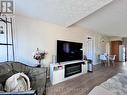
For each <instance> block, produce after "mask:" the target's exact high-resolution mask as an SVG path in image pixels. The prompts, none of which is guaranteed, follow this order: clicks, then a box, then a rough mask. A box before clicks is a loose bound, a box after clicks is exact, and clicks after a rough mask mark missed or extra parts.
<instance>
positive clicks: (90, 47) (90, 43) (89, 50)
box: [86, 37, 95, 62]
mask: <svg viewBox="0 0 127 95" xmlns="http://www.w3.org/2000/svg"><path fill="white" fill-rule="evenodd" d="M94 55H95V54H94V38H93V37H87V42H86V56H87V59H91V60H92V61H93V62H94Z"/></svg>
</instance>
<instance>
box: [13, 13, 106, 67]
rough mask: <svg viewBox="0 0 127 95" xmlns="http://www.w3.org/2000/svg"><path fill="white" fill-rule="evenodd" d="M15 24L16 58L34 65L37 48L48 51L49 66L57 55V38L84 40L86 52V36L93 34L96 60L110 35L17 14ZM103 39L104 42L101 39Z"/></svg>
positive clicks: (47, 63) (104, 49)
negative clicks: (34, 54) (34, 52)
mask: <svg viewBox="0 0 127 95" xmlns="http://www.w3.org/2000/svg"><path fill="white" fill-rule="evenodd" d="M15 25H16V26H15V28H16V29H15V50H16V60H17V61H20V62H23V63H25V64H29V65H33V64H35V63H36V61H35V60H34V59H33V58H32V53H33V51H34V50H35V49H36V48H39V49H41V50H45V51H47V52H48V55H47V57H46V59H45V63H46V65H47V66H49V64H50V63H51V62H52V55H56V41H57V40H68V41H74V42H82V43H84V52H85V47H86V46H85V44H86V38H87V36H93V37H95V47H94V48H95V55H96V56H95V60H96V59H97V55H99V54H100V53H102V52H105V51H106V48H105V47H106V46H105V43H107V42H108V37H106V36H102V35H101V34H99V33H95V32H90V31H88V30H86V29H83V28H80V27H76V26H73V27H69V28H65V27H61V26H58V25H55V24H49V23H46V22H44V21H40V20H38V19H33V18H29V17H25V16H19V15H17V16H16V21H15ZM103 38H104V39H103ZM102 39H103V40H104V42H102V41H101V40H102ZM96 63H97V62H96Z"/></svg>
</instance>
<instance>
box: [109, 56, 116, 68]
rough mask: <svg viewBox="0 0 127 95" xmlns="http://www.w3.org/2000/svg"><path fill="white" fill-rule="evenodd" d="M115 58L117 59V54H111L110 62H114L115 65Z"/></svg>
mask: <svg viewBox="0 0 127 95" xmlns="http://www.w3.org/2000/svg"><path fill="white" fill-rule="evenodd" d="M115 59H116V55H110V56H109V61H110V64H112V65H113V66H115Z"/></svg>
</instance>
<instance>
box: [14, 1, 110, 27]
mask: <svg viewBox="0 0 127 95" xmlns="http://www.w3.org/2000/svg"><path fill="white" fill-rule="evenodd" d="M111 1H112V0H15V2H16V14H20V15H26V16H32V17H35V18H39V19H42V20H44V21H48V22H50V23H55V24H58V25H63V26H65V27H68V26H70V25H72V24H74V23H76V22H77V21H79V20H81V19H82V18H84V17H86V16H88V15H90V14H91V13H93V12H95V11H97V10H98V9H100V8H102V7H103V6H105V5H107V4H108V3H110V2H111Z"/></svg>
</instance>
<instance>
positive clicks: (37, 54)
mask: <svg viewBox="0 0 127 95" xmlns="http://www.w3.org/2000/svg"><path fill="white" fill-rule="evenodd" d="M46 55H47V53H46V52H45V51H43V52H41V51H40V50H39V49H38V48H37V50H36V51H35V52H34V54H33V58H34V59H36V60H37V61H38V64H37V67H41V60H42V59H44V58H45V56H46Z"/></svg>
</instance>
